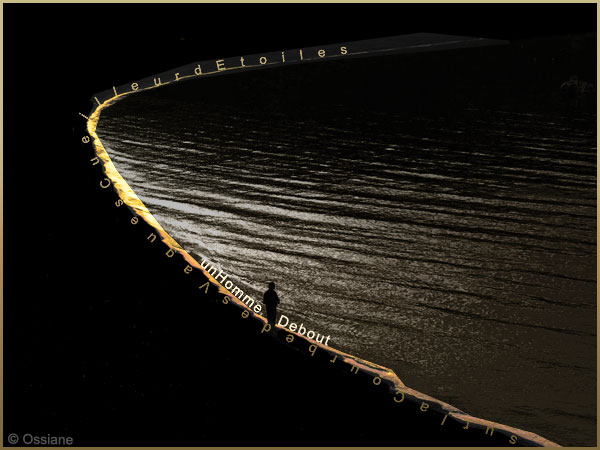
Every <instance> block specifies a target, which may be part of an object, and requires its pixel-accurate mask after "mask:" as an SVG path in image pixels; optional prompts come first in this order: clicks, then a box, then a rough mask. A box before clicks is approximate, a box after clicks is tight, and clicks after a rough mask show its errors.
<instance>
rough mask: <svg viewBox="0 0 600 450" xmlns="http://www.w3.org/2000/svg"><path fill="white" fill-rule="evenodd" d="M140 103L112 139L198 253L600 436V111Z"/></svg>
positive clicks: (124, 171)
mask: <svg viewBox="0 0 600 450" xmlns="http://www.w3.org/2000/svg"><path fill="white" fill-rule="evenodd" d="M122 103H123V104H124V105H125V106H121V103H119V104H117V105H115V106H113V107H111V108H108V109H107V110H106V111H105V112H104V113H103V114H102V117H101V119H100V122H99V126H98V134H99V136H100V138H101V140H102V142H103V143H104V146H105V147H106V150H107V151H108V153H109V155H110V157H111V158H112V160H113V162H114V163H115V166H116V168H117V170H118V171H119V172H120V173H121V175H122V176H123V177H124V178H125V180H126V181H127V182H128V183H129V184H130V186H131V187H132V188H133V190H134V191H135V193H136V194H137V195H138V196H139V197H140V199H141V200H142V201H143V202H144V203H145V205H146V206H147V207H148V209H149V210H150V211H151V212H152V214H153V215H154V216H155V217H156V219H157V220H158V221H159V223H160V224H161V225H162V226H163V227H164V228H165V230H166V231H167V232H168V233H169V234H171V235H172V236H173V237H174V238H175V239H176V241H177V242H179V243H180V244H181V245H182V246H183V247H184V248H185V249H186V250H187V251H188V252H189V253H190V254H191V255H192V256H194V257H195V258H196V259H197V260H198V261H199V262H200V261H201V260H202V259H203V258H207V259H209V260H210V261H211V262H213V263H216V264H218V265H219V266H220V267H221V268H222V269H223V270H224V271H225V272H227V273H228V274H229V276H230V279H232V280H233V281H234V282H235V284H237V285H238V286H240V287H241V288H242V289H243V290H244V291H246V292H247V293H249V294H250V295H252V296H253V297H254V298H256V299H259V298H262V292H263V291H264V290H265V288H266V282H267V281H269V280H271V279H273V280H275V281H276V282H277V291H278V292H279V295H280V297H281V299H282V302H283V303H282V304H281V308H280V312H281V313H282V314H285V315H286V316H288V317H289V318H290V319H291V320H292V321H294V322H298V323H299V322H302V323H303V324H304V325H305V326H306V327H307V328H308V329H312V330H315V331H317V332H319V333H324V334H325V335H330V336H331V340H330V342H329V344H330V345H331V346H333V347H335V348H338V349H340V350H343V351H346V352H349V353H351V354H354V355H357V356H359V357H362V358H365V359H367V360H370V361H373V362H376V363H379V364H382V365H384V366H387V367H390V368H391V369H393V370H394V371H395V372H396V373H397V374H398V376H399V377H400V379H401V380H402V381H403V382H404V383H405V384H406V385H408V386H410V387H412V388H415V389H417V390H420V391H422V392H424V393H427V394H429V395H432V396H434V397H437V398H439V399H441V400H444V401H447V402H449V403H451V404H452V405H454V406H456V407H458V408H460V409H462V410H464V411H466V412H468V413H470V414H473V415H476V416H480V417H483V418H485V419H489V420H494V421H498V422H501V423H505V424H507V425H511V426H515V427H518V428H523V429H526V430H528V431H532V432H535V433H538V434H541V435H542V436H544V437H547V438H549V439H551V440H554V441H556V442H558V443H559V444H562V445H595V439H596V431H595V430H596V281H595V279H596V275H595V270H596V268H595V261H596V150H595V147H596V144H595V142H596V134H595V123H596V119H595V117H585V116H583V117H579V118H566V117H558V116H555V117H551V118H548V117H544V116H542V115H535V114H522V113H511V112H507V111H491V112H490V111H487V112H484V111H480V110H476V109H466V110H463V111H462V112H461V113H460V114H459V115H456V114H455V115H452V117H451V118H450V117H444V116H443V115H431V116H428V115H418V116H406V115H395V114H391V113H385V114H384V113H376V112H369V113H368V112H365V111H358V110H354V111H350V110H349V111H346V112H343V113H340V112H339V111H336V112H335V114H334V113H332V114H331V115H330V116H329V117H328V118H326V119H323V118H320V119H319V120H310V119H307V120H300V119H292V118H289V117H286V116H284V115H281V116H278V115H277V114H274V115H273V116H272V117H271V120H268V121H265V120H264V119H263V118H257V117H255V116H253V115H252V114H251V113H249V112H248V111H244V110H243V109H240V110H236V109H235V108H234V107H232V106H229V107H225V106H223V107H219V108H215V107H211V108H198V107H197V106H194V105H193V104H192V103H185V102H176V103H175V102H170V101H168V100H158V99H149V98H145V97H144V96H143V95H141V96H138V95H136V96H133V97H132V98H131V99H126V100H125V101H123V102H122ZM165 301H168V299H165Z"/></svg>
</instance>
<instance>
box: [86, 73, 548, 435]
mask: <svg viewBox="0 0 600 450" xmlns="http://www.w3.org/2000/svg"><path fill="white" fill-rule="evenodd" d="M180 79H182V78H180ZM169 83H170V82H165V83H163V84H161V85H158V86H152V87H148V88H145V89H140V90H139V91H136V92H141V91H143V90H147V89H153V88H154V87H160V86H162V85H167V84H169ZM130 93H133V92H127V93H122V94H118V95H116V96H115V97H113V98H111V99H109V100H106V101H104V102H103V103H100V102H99V101H98V100H97V99H96V101H97V102H98V105H97V107H95V109H94V110H93V111H92V113H91V114H90V117H89V118H88V120H87V130H88V133H89V136H90V137H91V138H92V145H93V146H94V151H95V154H96V158H97V159H98V162H102V170H103V172H104V174H105V175H106V178H104V179H102V180H100V185H101V187H103V188H108V187H110V185H113V186H112V187H113V188H114V189H115V191H116V193H117V195H118V197H119V198H120V199H121V200H122V204H124V205H126V206H127V207H128V208H129V210H130V211H131V212H132V214H133V218H132V224H134V222H133V220H134V219H135V220H136V221H135V223H137V220H138V219H136V217H141V218H142V219H143V220H144V221H145V222H146V224H147V225H149V226H150V227H151V228H152V229H153V230H154V231H155V232H156V235H155V237H157V236H160V237H161V241H162V242H163V243H164V244H165V249H166V253H165V254H166V255H167V257H172V256H173V255H174V254H179V255H180V256H181V257H183V259H184V260H185V262H186V263H187V264H188V266H187V267H190V270H189V271H185V274H186V276H187V275H188V274H189V273H191V271H193V270H195V271H199V272H200V273H202V274H203V275H204V276H205V277H206V278H207V280H208V283H209V285H207V286H206V289H205V290H204V289H202V290H201V291H200V292H201V293H202V291H203V290H204V292H205V293H206V294H208V290H209V287H210V288H211V290H213V291H214V290H216V293H217V294H218V295H220V296H223V300H225V298H228V299H229V300H228V302H229V303H231V304H235V305H236V306H237V307H238V308H239V309H240V310H241V311H242V314H243V313H244V312H245V311H247V316H246V318H248V319H251V320H253V321H254V322H255V325H256V326H255V328H256V329H257V331H260V332H261V333H262V332H264V330H265V327H266V319H265V318H264V317H262V316H260V315H258V314H256V313H254V312H253V311H252V310H251V309H250V308H248V307H247V306H246V305H245V304H244V303H243V302H241V301H240V300H238V299H237V298H235V297H234V296H233V294H232V293H231V292H230V291H228V290H227V289H226V288H225V287H224V286H222V285H221V284H220V283H219V282H218V281H217V280H216V279H215V278H213V277H212V276H211V275H210V274H209V273H208V272H206V271H205V270H204V269H203V268H202V267H201V265H200V264H199V263H198V262H197V261H196V260H195V259H194V258H193V257H192V256H191V255H189V254H188V253H187V252H186V251H185V249H183V247H181V246H180V245H179V244H178V243H177V242H176V241H175V239H173V238H172V237H171V236H170V235H169V234H168V233H167V232H166V231H165V230H164V229H163V228H162V227H161V225H160V224H159V223H158V221H157V220H156V219H155V218H154V217H153V216H152V214H151V213H150V211H149V210H148V209H147V208H146V206H145V205H144V204H143V202H142V201H141V200H140V199H139V198H138V197H137V195H136V194H135V193H134V192H133V190H132V189H131V187H130V186H129V185H128V184H127V182H126V181H125V180H124V179H123V177H122V176H121V175H120V174H119V173H118V171H117V170H116V168H115V166H114V164H113V163H112V161H111V159H110V157H109V155H108V153H107V152H106V150H105V149H104V146H103V145H102V142H101V140H100V138H99V137H98V135H97V134H96V129H97V125H98V122H99V120H100V115H101V112H102V110H103V109H104V108H107V107H109V106H111V105H112V104H114V103H115V102H117V101H119V100H121V99H123V98H124V97H125V96H127V95H128V94H130ZM84 142H85V141H84ZM96 158H94V159H96ZM98 162H94V164H97V163H98ZM148 238H150V236H148ZM154 240H155V238H153V239H152V241H151V242H150V241H149V243H148V245H150V244H151V243H153V242H154ZM169 253H170V254H169ZM187 267H186V269H187ZM203 287H204V285H202V286H200V288H203ZM267 331H268V330H267ZM270 336H272V337H273V338H274V339H277V340H278V341H280V342H281V343H283V344H284V345H286V346H288V347H291V348H293V349H296V350H299V351H301V352H304V353H307V354H310V353H311V352H312V355H313V356H314V354H315V352H317V351H319V353H325V354H326V355H327V358H328V359H329V360H330V362H334V361H341V362H343V363H344V365H345V366H346V369H345V370H348V371H349V372H350V373H354V374H356V375H358V374H359V373H361V374H366V375H367V377H368V379H369V380H370V383H372V384H373V385H376V386H377V385H379V384H384V385H385V386H386V387H387V392H388V395H389V397H390V400H389V401H390V402H396V403H402V402H406V403H412V404H415V405H418V410H419V411H421V412H423V413H425V412H426V411H430V412H431V411H435V412H437V413H439V414H441V415H442V416H444V417H443V419H442V420H443V421H442V423H441V425H442V426H443V425H444V424H446V425H448V424H449V423H450V421H454V422H456V423H458V425H460V426H461V427H462V428H463V429H464V430H478V431H479V432H480V433H481V434H482V435H483V434H484V432H485V435H486V436H490V437H491V436H494V437H496V435H498V434H500V435H502V436H504V437H505V445H510V444H519V445H530V446H558V444H556V443H554V442H551V441H549V440H547V439H545V438H543V437H541V436H539V435H537V434H534V433H531V432H528V431H525V430H521V429H517V428H514V427H510V426H507V425H502V424H499V423H496V422H491V421H487V420H484V419H480V418H477V417H474V416H471V415H469V414H467V413H465V412H463V411H461V410H459V409H457V408H455V407H453V406H452V405H449V404H447V403H445V402H442V401H440V400H437V399H435V398H433V397H430V396H428V395H426V394H423V393H421V392H418V391H415V390H413V389H410V388H409V387H407V386H405V385H404V384H403V383H402V381H401V380H400V378H399V377H398V376H397V375H396V374H395V373H394V372H393V371H392V370H391V369H388V368H386V367H383V366H381V365H378V364H375V363H372V362H370V361H367V360H363V359H360V358H357V357H355V356H353V355H350V354H347V353H344V352H342V351H340V350H336V349H334V348H331V347H328V346H324V345H323V344H319V343H318V342H316V341H314V340H312V339H309V338H307V337H305V336H302V335H300V334H298V333H296V332H292V331H290V330H288V329H285V328H282V327H279V326H277V327H276V328H275V330H274V332H273V333H271V334H270ZM288 336H293V337H292V338H291V341H290V338H288ZM332 360H333V361H332ZM488 432H489V433H490V434H488ZM469 434H470V433H469ZM479 437H480V436H478V438H479ZM465 439H466V440H469V437H467V436H466V437H465ZM513 441H514V442H513ZM490 444H491V445H497V444H492V442H491V441H490Z"/></svg>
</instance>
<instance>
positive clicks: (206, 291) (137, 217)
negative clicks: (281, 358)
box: [81, 86, 559, 446]
mask: <svg viewBox="0 0 600 450" xmlns="http://www.w3.org/2000/svg"><path fill="white" fill-rule="evenodd" d="M157 87H158V86H157ZM153 88H155V87H148V88H147V89H153ZM141 90H143V89H141ZM132 92H133V91H132ZM129 93H131V92H128V93H122V94H117V95H115V96H114V97H113V98H111V99H109V100H106V101H104V102H100V101H97V103H98V104H97V105H96V106H95V107H94V109H93V111H92V112H91V114H90V115H89V117H86V119H87V121H86V131H85V132H83V133H82V135H81V140H82V142H83V143H84V144H86V145H91V146H93V150H94V152H95V155H96V156H95V157H94V158H92V159H91V161H90V164H92V165H98V164H100V165H101V168H102V173H103V175H102V176H101V177H100V178H99V179H98V180H97V182H98V185H99V186H100V188H101V189H103V190H104V191H105V192H106V193H107V195H109V194H113V195H114V194H116V196H118V200H117V201H115V202H114V204H115V208H128V210H129V212H130V217H131V218H130V224H131V226H132V227H136V229H137V230H139V236H140V239H143V240H145V243H146V245H148V246H154V247H155V248H158V249H160V251H161V253H162V254H163V258H168V260H169V261H170V262H172V263H173V264H174V265H178V266H179V267H180V268H181V277H182V280H184V279H185V280H188V279H190V278H192V277H196V278H194V279H198V280H199V281H198V283H197V284H198V291H197V292H198V301H201V302H205V303H206V304H211V305H214V308H219V309H215V311H218V312H217V314H219V316H218V317H215V320H219V321H220V324H221V325H220V326H221V327H222V328H224V329H242V330H243V332H244V333H245V336H246V337H247V339H248V340H252V341H253V342H257V345H260V346H261V347H260V348H256V351H257V352H265V351H268V350H269V349H270V348H281V349H282V350H277V351H281V352H282V354H286V355H289V357H290V358H292V359H293V358H298V361H299V362H303V363H304V364H305V366H306V367H305V368H304V369H303V370H305V371H309V372H310V373H312V374H313V376H314V378H313V379H314V380H315V381H313V382H315V383H316V382H318V379H319V376H320V375H322V374H323V375H324V374H325V373H327V374H328V375H327V376H331V375H330V374H331V371H332V370H333V371H334V372H333V373H334V375H333V376H334V377H335V378H336V379H339V381H340V384H343V385H349V386H352V391H350V392H346V395H348V396H352V395H353V394H356V395H360V396H361V398H366V397H368V398H369V400H368V401H369V402H371V405H370V407H375V408H377V410H378V411H379V413H380V414H382V415H384V416H385V417H386V420H387V421H390V422H392V423H397V424H398V425H397V429H396V430H391V431H393V432H394V433H395V435H397V436H398V445H406V443H414V442H419V443H421V444H422V445H427V444H432V443H434V444H440V443H444V444H442V445H486V446H510V445H519V446H559V445H558V444H556V443H554V442H551V441H549V440H548V439H545V438H543V437H541V436H539V435H537V434H534V433H531V432H528V431H524V430H521V429H517V428H513V427H510V426H507V425H503V424H500V423H496V422H491V421H488V420H484V419H481V418H477V417H474V416H471V415H469V414H467V413H465V412H463V411H461V410H459V409H457V408H455V407H453V406H452V405H449V404H448V403H445V402H442V401H440V400H437V399H435V398H433V397H430V396H428V395H426V394H424V393H421V392H418V391H416V390H414V389H411V388H409V387H407V386H405V385H404V384H403V383H402V381H401V380H400V378H398V376H397V375H396V374H395V373H394V372H393V371H392V370H390V369H388V368H386V367H383V366H380V365H378V364H375V363H372V362H370V361H366V360H363V359H360V358H357V357H355V356H353V355H350V354H347V353H344V352H342V351H339V350H336V349H334V348H331V347H328V346H326V345H324V344H323V343H320V342H318V341H316V340H313V339H310V338H308V337H306V336H303V335H302V334H300V333H298V332H296V331H292V330H291V329H287V328H285V327H283V326H274V327H272V326H271V325H269V324H268V323H267V322H266V319H265V318H264V317H262V316H261V315H259V314H257V313H256V312H254V311H253V310H251V309H250V308H248V307H247V305H245V304H244V303H243V302H241V301H240V300H238V299H237V298H236V297H235V296H234V295H233V294H232V292H230V291H229V290H227V289H226V288H225V287H224V286H222V285H221V284H220V283H219V282H218V281H217V280H216V279H215V278H213V276H212V275H211V274H210V273H208V272H207V271H206V270H205V269H203V268H202V266H201V265H200V264H199V263H198V262H197V261H196V260H195V259H194V258H193V257H192V256H191V255H190V254H188V253H187V252H186V251H185V249H183V248H182V247H181V246H180V245H179V244H178V243H177V242H176V241H175V239H174V238H173V237H172V236H170V235H169V234H168V233H167V232H166V231H165V230H164V229H163V228H162V227H161V225H160V224H159V223H158V221H157V220H156V219H155V218H154V217H153V216H152V214H151V212H150V211H149V210H148V209H147V208H146V206H145V205H144V204H143V202H142V201H141V200H140V199H139V198H138V197H137V196H136V194H135V193H134V192H133V190H132V189H131V187H130V186H129V185H128V184H127V182H126V181H125V180H124V179H123V177H122V176H121V175H120V174H119V172H118V171H117V170H116V168H115V166H114V164H113V163H112V161H111V159H110V157H109V155H108V154H107V152H106V150H105V148H104V146H103V145H102V142H101V140H100V138H99V137H98V135H97V134H96V129H97V125H98V122H99V120H100V117H101V113H102V111H103V109H104V108H107V107H109V106H111V105H112V104H114V103H115V102H116V101H118V100H121V99H123V98H125V97H126V96H127V95H128V94H129ZM96 100H97V99H96ZM221 311H222V313H221ZM268 342H270V343H268ZM273 343H276V345H277V346H278V347H272V345H273ZM242 377H243V375H242ZM319 407H320V405H315V408H319Z"/></svg>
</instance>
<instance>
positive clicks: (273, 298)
mask: <svg viewBox="0 0 600 450" xmlns="http://www.w3.org/2000/svg"><path fill="white" fill-rule="evenodd" d="M263 303H264V304H265V306H266V307H267V320H268V321H269V323H270V324H272V325H275V322H276V321H277V305H278V304H279V297H278V296H277V292H275V283H273V282H272V281H271V282H270V283H269V290H268V291H266V292H265V295H264V296H263Z"/></svg>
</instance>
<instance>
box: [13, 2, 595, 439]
mask: <svg viewBox="0 0 600 450" xmlns="http://www.w3.org/2000/svg"><path fill="white" fill-rule="evenodd" d="M595 8H596V6H595V5H571V6H565V5H557V4H552V5H533V6H532V5H483V6H482V5H479V6H478V5H422V6H413V5H373V6H365V5H357V4H353V5H335V6H334V5H275V6H273V5H258V6H252V5H175V6H165V5H135V6H132V5H85V6H83V5H25V4H24V5H16V4H5V5H4V6H3V9H4V144H3V148H4V179H3V184H4V236H3V239H4V349H5V352H4V369H5V370H4V372H5V377H4V417H5V426H4V429H5V435H7V434H8V433H11V432H17V433H26V432H30V433H36V432H37V433H39V434H47V433H51V434H58V435H73V436H75V438H76V443H77V442H80V443H94V442H96V443H104V444H110V443H117V444H126V443H127V442H128V441H127V440H126V439H130V436H129V435H127V433H125V432H122V433H121V434H118V433H112V432H111V431H110V430H111V429H114V427H115V426H116V425H115V423H114V420H117V419H114V417H116V416H115V414H116V413H115V411H116V410H117V409H118V406H115V404H114V403H111V404H109V403H103V398H105V396H106V394H107V392H108V391H109V390H110V389H111V385H110V383H109V385H105V384H104V385H103V384H102V382H98V383H95V384H94V383H92V384H88V383H87V382H86V381H85V380H86V377H88V379H89V377H93V376H94V373H106V369H105V367H104V366H103V364H104V363H103V361H105V360H107V359H110V360H111V361H113V362H114V360H115V358H116V359H117V360H118V359H119V358H122V359H126V358H128V357H129V356H128V355H129V353H128V350H127V349H125V348H124V347H126V346H127V345H128V342H129V341H128V340H127V337H126V335H125V334H124V333H126V332H125V331H123V330H125V329H128V328H129V325H130V324H131V323H135V322H136V320H139V318H138V316H139V315H140V314H142V315H143V313H140V311H141V310H142V309H143V308H146V310H148V308H149V307H148V305H142V303H141V302H140V301H138V300H139V299H141V298H143V294H141V293H140V292H139V291H136V290H135V289H133V288H132V287H131V285H132V283H136V282H137V283H140V284H144V283H146V282H147V281H148V280H153V281H154V282H156V283H158V287H155V289H157V290H158V291H157V292H159V293H161V292H162V295H163V296H164V297H163V298H168V296H169V294H170V293H172V292H173V291H172V286H171V284H170V283H171V280H170V279H169V278H168V276H166V275H164V274H163V272H161V270H160V269H159V268H157V267H154V266H152V265H148V264H146V265H145V262H144V261H143V258H141V257H140V254H139V252H138V249H136V248H135V247H134V246H133V245H132V244H131V243H130V240H129V237H128V236H127V235H125V234H123V231H122V228H120V226H121V222H120V220H121V219H119V218H116V217H115V216H114V215H113V214H111V211H112V210H111V209H110V208H109V206H108V203H107V202H106V201H105V200H102V199H101V194H102V193H101V192H100V191H99V190H98V188H97V176H96V175H95V172H93V169H92V168H91V167H90V165H89V158H90V154H89V153H88V152H86V151H84V150H82V146H81V145H80V143H79V142H80V136H79V135H76V134H75V133H74V129H75V128H76V127H77V126H79V125H81V121H83V118H81V117H80V116H78V112H82V113H84V114H87V113H88V112H89V110H90V107H91V105H90V103H89V98H90V96H91V95H93V94H94V93H95V92H99V91H102V90H105V89H109V88H111V87H112V86H113V85H115V86H117V85H120V84H124V83H128V82H132V81H135V80H137V79H140V78H143V77H146V76H150V75H152V74H155V73H159V72H162V71H166V70H169V69H171V68H174V67H178V66H181V65H185V64H188V63H190V62H193V61H201V60H207V59H219V58H223V57H228V56H239V55H244V54H252V53H259V52H264V51H275V50H285V49H292V48H300V47H308V46H313V45H322V44H329V43H337V42H344V41H345V42H348V41H353V40H360V39H369V38H376V37H385V36H391V35H398V34H408V33H413V32H435V33H447V34H458V35H470V36H480V37H493V38H503V39H522V38H528V37H538V36H551V35H563V34H570V33H583V32H595V30H596V11H595ZM137 296H139V298H137ZM157 298H160V295H158V294H157ZM106 305H112V306H110V308H112V309H109V310H107V309H106V308H107V306H106ZM171 305H172V307H173V308H174V309H175V310H177V312H176V313H173V312H171V314H173V315H177V314H178V315H186V314H188V313H189V311H187V310H186V309H185V308H186V307H185V304H179V303H177V302H175V303H171ZM155 307H156V308H157V310H160V304H157V305H155ZM167 329H169V327H165V330H167ZM169 333H170V334H169ZM165 336H167V337H166V338H165V340H164V342H176V341H177V335H176V334H173V332H169V331H165ZM169 339H170V341H169ZM131 345H133V344H131ZM152 345H154V344H152ZM157 345H158V344H157ZM163 345H165V349H164V352H165V353H168V352H171V351H172V350H171V349H169V348H168V345H167V344H163ZM192 348H193V347H192ZM160 351H162V350H159V351H158V353H160ZM182 351H183V350H182ZM185 351H186V352H188V351H189V348H188V349H186V350H185ZM119 352H122V353H119ZM115 355H117V356H115ZM122 367H128V366H126V364H125V365H123V366H122ZM123 370H125V369H123ZM160 370H165V369H164V368H162V369H160ZM103 371H104V372H103ZM90 386H93V391H92V390H90V389H92V388H91V387H90ZM98 386H105V389H106V391H102V390H101V389H100V390H98ZM124 395H125V394H124ZM161 398H170V397H168V395H167V397H161ZM173 398H176V397H173ZM165 402H167V403H168V400H165ZM164 406H165V407H166V408H169V407H173V408H179V407H181V405H179V404H177V403H176V402H175V401H174V403H173V404H172V405H167V404H165V405H164ZM115 408H116V409H115ZM111 416H113V419H111ZM117 416H118V417H121V419H122V418H123V417H126V414H125V413H123V412H120V413H119V415H117ZM129 420H131V422H132V424H135V426H137V427H138V428H139V429H143V427H144V424H143V423H137V422H138V421H139V420H141V419H138V418H137V417H136V416H135V415H134V416H131V417H129ZM78 433H79V434H78ZM85 433H87V434H85ZM84 434H85V436H84ZM171 435H173V436H176V435H177V433H176V432H174V434H173V433H171V434H169V433H165V436H171ZM103 439H104V440H103ZM165 439H167V438H165ZM173 439H174V440H175V441H177V442H188V441H186V440H185V439H186V438H185V437H181V438H180V439H178V438H176V437H175V438H173ZM169 442H171V441H169V440H168V439H167V441H165V442H158V441H156V440H155V441H152V443H157V444H159V443H163V444H164V443H169ZM240 442H241V443H243V442H245V441H244V440H243V439H242V440H241V441H240ZM249 442H252V443H257V441H249ZM293 442H294V441H292V442H289V444H292V443H293ZM338 442H339V441H338ZM132 443H134V444H141V442H139V441H135V442H132Z"/></svg>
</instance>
